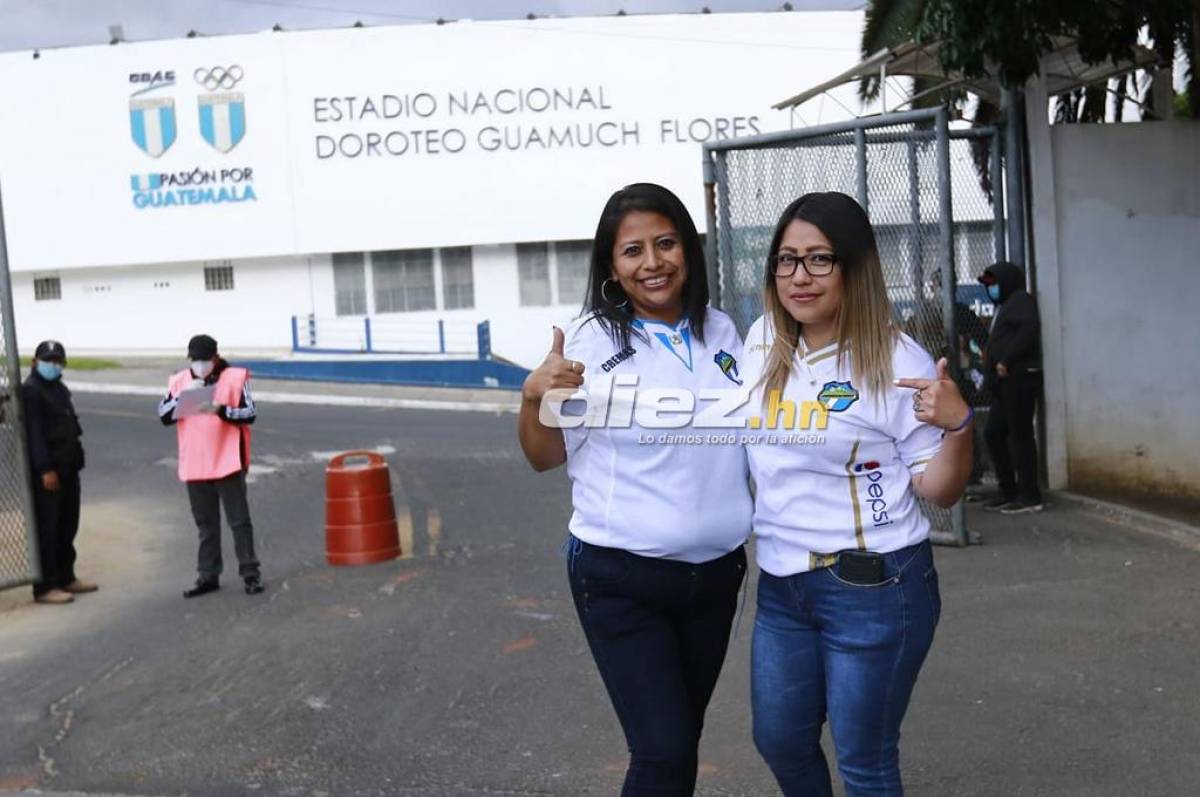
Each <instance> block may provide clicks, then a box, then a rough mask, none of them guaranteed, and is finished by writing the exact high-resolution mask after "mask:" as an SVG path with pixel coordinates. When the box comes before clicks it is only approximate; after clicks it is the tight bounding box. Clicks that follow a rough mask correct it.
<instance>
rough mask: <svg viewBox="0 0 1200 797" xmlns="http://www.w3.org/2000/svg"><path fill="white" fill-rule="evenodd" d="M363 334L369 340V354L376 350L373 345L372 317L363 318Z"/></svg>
mask: <svg viewBox="0 0 1200 797" xmlns="http://www.w3.org/2000/svg"><path fill="white" fill-rule="evenodd" d="M363 333H364V334H365V335H366V338H367V353H368V354H369V353H370V352H371V351H372V349H373V348H374V347H373V346H372V345H371V316H366V317H365V318H363Z"/></svg>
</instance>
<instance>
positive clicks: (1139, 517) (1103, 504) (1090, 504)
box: [1050, 490, 1200, 550]
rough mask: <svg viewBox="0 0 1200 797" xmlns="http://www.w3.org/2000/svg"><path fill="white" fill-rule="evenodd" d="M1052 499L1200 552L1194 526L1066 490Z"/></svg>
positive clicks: (1198, 532)
mask: <svg viewBox="0 0 1200 797" xmlns="http://www.w3.org/2000/svg"><path fill="white" fill-rule="evenodd" d="M1050 495H1052V496H1053V497H1054V498H1058V499H1061V500H1062V501H1063V502H1064V503H1069V504H1073V505H1075V506H1077V507H1081V508H1083V509H1085V510H1090V511H1091V513H1092V514H1094V515H1098V516H1100V517H1102V518H1103V519H1105V520H1108V521H1110V522H1112V523H1116V524H1120V525H1122V526H1126V527H1128V528H1131V529H1133V530H1135V531H1139V532H1143V533H1145V534H1151V535H1154V536H1155V537H1163V538H1166V539H1169V540H1173V541H1175V542H1178V543H1180V544H1182V545H1185V546H1187V547H1189V548H1193V549H1195V550H1200V526H1194V525H1192V524H1190V523H1185V522H1183V521H1182V520H1174V519H1172V518H1166V517H1163V516H1162V515H1156V514H1154V513H1153V512H1147V511H1145V510H1142V509H1134V508H1133V507H1129V506H1125V505H1123V504H1114V503H1112V502H1110V501H1104V500H1101V499H1099V498H1092V497H1091V496H1087V495H1080V494H1079V493H1072V492H1068V491H1066V490H1055V491H1053V492H1051V493H1050Z"/></svg>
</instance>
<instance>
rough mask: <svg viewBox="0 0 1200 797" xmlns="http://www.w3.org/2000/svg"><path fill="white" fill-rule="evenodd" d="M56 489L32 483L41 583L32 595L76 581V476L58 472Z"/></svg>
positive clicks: (77, 514)
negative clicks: (52, 489) (48, 488)
mask: <svg viewBox="0 0 1200 797" xmlns="http://www.w3.org/2000/svg"><path fill="white" fill-rule="evenodd" d="M58 483H59V488H58V490H56V491H54V492H51V491H50V490H47V489H46V488H45V487H43V486H42V480H41V478H40V477H37V476H35V477H34V480H33V511H34V523H35V524H36V525H37V540H38V558H39V559H40V560H41V563H42V580H41V581H39V582H38V583H36V584H34V585H33V594H34V595H35V596H36V595H41V594H43V593H46V592H49V591H50V590H52V589H61V588H63V587H65V586H67V585H68V584H70V583H71V582H72V581H74V580H75V535H76V534H78V533H79V501H80V490H79V474H78V473H69V472H65V471H60V472H59V474H58Z"/></svg>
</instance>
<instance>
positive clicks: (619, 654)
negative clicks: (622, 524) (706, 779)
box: [568, 538, 746, 797]
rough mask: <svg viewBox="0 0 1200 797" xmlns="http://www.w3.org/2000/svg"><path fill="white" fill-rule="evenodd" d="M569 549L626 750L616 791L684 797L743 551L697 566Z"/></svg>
mask: <svg viewBox="0 0 1200 797" xmlns="http://www.w3.org/2000/svg"><path fill="white" fill-rule="evenodd" d="M570 544H571V546H572V550H571V556H570V557H569V561H570V565H569V568H568V572H569V578H570V582H571V594H572V596H573V597H574V599H575V608H576V610H577V611H578V613H579V620H580V622H581V623H582V625H583V631H584V634H585V635H586V636H587V641H588V645H589V647H590V648H591V650H592V656H593V658H595V660H596V666H597V667H598V668H599V670H600V676H601V678H602V679H603V680H604V686H605V687H606V688H607V690H608V696H609V698H610V699H611V700H612V704H613V708H615V709H616V712H617V718H618V719H619V720H620V722H621V728H622V729H623V730H624V731H625V740H626V742H627V743H628V745H629V753H630V760H629V769H628V771H627V772H626V774H625V785H624V788H623V789H622V791H621V794H622V796H623V797H634V796H635V795H652V794H653V795H672V797H676V796H680V797H682V795H690V794H692V793H693V791H694V790H695V787H696V767H697V764H698V761H697V748H698V746H699V744H700V733H701V730H702V729H703V727H704V712H705V710H706V709H707V708H708V701H709V698H711V697H712V693H713V688H714V687H715V686H716V684H717V676H719V675H720V674H721V667H722V665H723V664H724V663H725V649H726V648H727V647H728V645H729V630H730V626H731V625H732V623H733V617H734V614H735V613H736V611H737V596H738V589H739V588H740V586H741V584H742V580H743V579H744V578H745V575H746V552H745V550H744V549H743V548H741V547H738V548H737V549H736V550H734V551H732V552H730V553H728V554H726V555H725V556H722V557H720V558H718V559H714V560H713V561H711V562H704V563H703V564H696V565H693V564H688V563H687V562H677V561H670V560H665V559H652V558H647V557H643V556H637V555H635V554H631V553H629V552H627V551H623V550H619V549H616V548H602V547H599V546H595V545H588V544H587V543H584V542H582V541H579V540H575V539H574V538H572V539H571V541H570Z"/></svg>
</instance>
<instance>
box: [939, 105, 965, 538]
mask: <svg viewBox="0 0 1200 797" xmlns="http://www.w3.org/2000/svg"><path fill="white" fill-rule="evenodd" d="M934 129H935V130H936V131H937V168H938V200H939V202H938V211H939V212H938V217H939V218H938V231H939V232H940V234H941V235H940V238H941V250H942V325H943V327H944V328H945V331H946V343H947V344H948V345H947V349H948V351H949V352H950V356H949V358H948V359H949V365H950V373H951V375H952V377H953V378H954V381H956V382H961V381H962V380H961V373H960V371H961V368H960V367H959V364H958V330H957V328H956V324H955V319H954V303H955V295H956V293H957V290H958V286H957V284H956V282H957V280H956V274H955V269H954V201H953V197H952V196H951V195H950V186H951V182H950V114H949V112H948V111H947V109H946V108H945V107H942V108H940V109H938V114H937V120H936V122H935V124H934ZM950 522H951V527H952V529H953V531H954V537H955V541H956V542H957V544H958V545H959V546H965V545H966V544H967V541H968V540H967V526H966V512H965V510H964V508H963V502H962V501H961V500H959V501H958V502H957V503H956V504H955V505H954V506H952V507H951V508H950Z"/></svg>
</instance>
